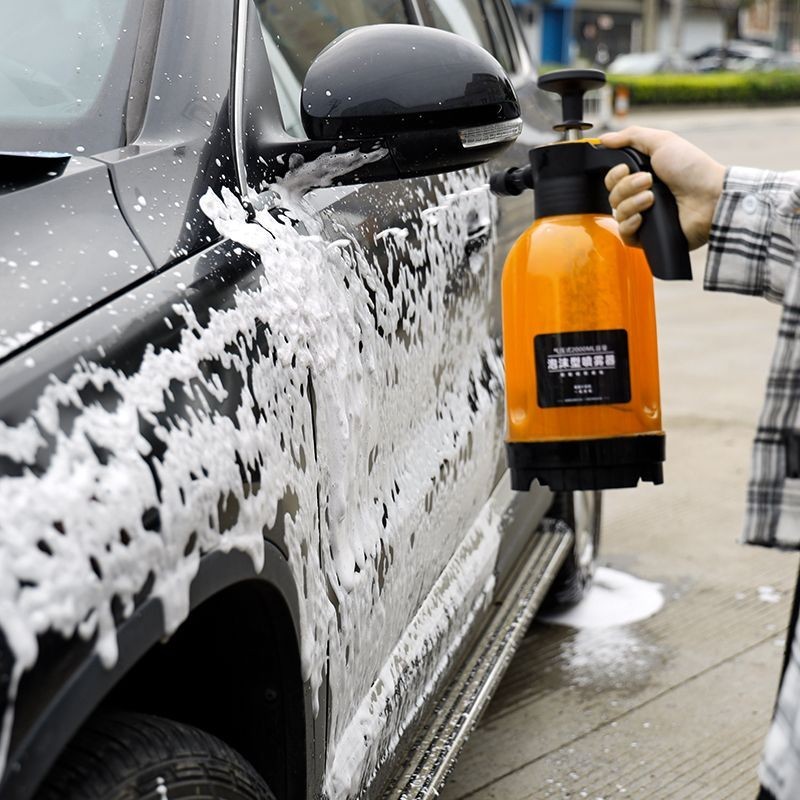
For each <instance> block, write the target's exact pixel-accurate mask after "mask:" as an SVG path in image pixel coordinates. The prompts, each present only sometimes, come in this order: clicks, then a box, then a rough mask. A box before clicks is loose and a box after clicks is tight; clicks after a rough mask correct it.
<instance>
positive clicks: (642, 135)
mask: <svg viewBox="0 0 800 800" xmlns="http://www.w3.org/2000/svg"><path fill="white" fill-rule="evenodd" d="M673 135H674V134H672V133H670V132H669V131H659V130H656V129H654V128H640V127H639V126H637V125H634V126H631V127H630V128H625V129H624V130H621V131H613V132H612V133H604V134H603V135H602V136H601V137H600V144H602V145H603V147H610V148H613V149H616V148H618V147H633V148H634V149H636V150H638V151H639V152H640V153H644V154H645V155H646V156H651V155H653V153H654V152H655V150H656V148H657V147H659V145H661V144H663V143H664V142H665V141H666V140H667V139H669V138H670V137H672V136H673Z"/></svg>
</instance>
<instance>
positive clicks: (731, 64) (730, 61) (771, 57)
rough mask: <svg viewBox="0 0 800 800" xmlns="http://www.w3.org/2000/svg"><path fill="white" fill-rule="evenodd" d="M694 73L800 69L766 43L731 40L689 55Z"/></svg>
mask: <svg viewBox="0 0 800 800" xmlns="http://www.w3.org/2000/svg"><path fill="white" fill-rule="evenodd" d="M691 60H692V62H693V63H694V65H695V67H696V69H697V71H698V72H713V71H717V70H728V71H731V72H754V71H758V72H774V71H776V70H796V69H800V60H798V59H797V58H796V57H795V56H792V55H791V54H789V53H783V52H780V51H778V50H775V49H774V48H773V47H770V46H769V45H766V44H759V43H755V42H747V41H740V40H737V39H733V40H731V41H730V42H727V43H723V44H720V45H712V46H710V47H705V48H703V49H702V50H699V51H698V52H696V53H695V54H694V55H692V56H691Z"/></svg>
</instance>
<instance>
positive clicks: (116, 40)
mask: <svg viewBox="0 0 800 800" xmlns="http://www.w3.org/2000/svg"><path fill="white" fill-rule="evenodd" d="M141 13H142V0H0V19H2V20H3V25H2V26H0V150H46V151H57V152H67V153H76V152H77V153H81V152H84V151H85V152H98V151H101V150H108V149H111V148H113V147H117V146H119V145H121V144H124V141H123V136H124V125H123V123H122V120H123V115H124V110H125V104H126V102H127V98H128V91H129V88H130V80H131V71H132V68H133V57H134V52H135V48H136V38H137V34H138V26H139V22H140V19H141Z"/></svg>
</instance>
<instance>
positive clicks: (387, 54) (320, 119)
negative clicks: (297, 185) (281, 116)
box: [264, 25, 522, 185]
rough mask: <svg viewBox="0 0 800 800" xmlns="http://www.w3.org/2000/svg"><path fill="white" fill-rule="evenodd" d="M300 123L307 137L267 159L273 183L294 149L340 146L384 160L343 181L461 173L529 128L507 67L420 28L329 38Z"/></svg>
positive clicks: (309, 77) (306, 154)
mask: <svg viewBox="0 0 800 800" xmlns="http://www.w3.org/2000/svg"><path fill="white" fill-rule="evenodd" d="M301 118H302V121H303V127H304V129H305V132H306V134H307V136H308V140H306V141H303V140H297V141H296V142H292V143H288V142H283V143H281V144H280V145H276V146H272V147H270V148H269V153H268V154H267V153H265V154H264V155H265V156H267V157H268V158H270V160H271V162H272V163H273V164H274V165H275V167H274V170H275V174H274V175H273V176H272V177H273V178H275V177H280V174H279V173H280V172H284V173H285V172H286V167H285V165H286V164H288V163H289V162H290V161H291V158H290V156H291V155H292V153H298V154H299V155H301V156H303V158H304V159H305V160H306V161H308V160H311V159H312V158H315V157H317V156H319V155H322V154H323V153H325V152H331V151H332V150H335V151H336V152H346V151H353V150H356V149H357V150H361V151H362V152H365V153H374V154H375V155H376V156H378V157H377V158H375V159H374V160H370V163H367V164H364V165H363V166H361V167H359V168H358V169H355V170H354V171H353V172H349V173H347V174H346V175H343V176H340V177H339V178H337V179H336V180H335V181H334V183H336V184H338V185H342V184H354V183H364V182H367V181H378V180H393V179H396V178H409V177H417V176H421V175H430V174H433V173H437V172H446V171H450V170H456V169H462V168H465V167H471V166H475V165H477V164H482V163H484V162H486V161H488V160H489V159H490V158H493V157H494V156H496V155H498V154H499V153H500V152H502V151H503V150H504V149H505V148H506V147H508V145H510V144H511V143H512V142H513V141H514V140H515V139H516V138H517V136H518V135H519V134H520V132H521V131H522V120H521V119H520V107H519V102H518V100H517V96H516V93H515V91H514V87H513V86H512V85H511V81H510V80H509V78H508V76H507V75H506V74H505V72H504V70H503V68H502V67H501V66H500V64H498V63H497V61H496V60H495V59H494V58H493V57H492V56H491V55H490V54H489V53H488V52H486V51H485V50H484V49H483V48H481V47H478V46H477V45H475V44H473V43H472V42H469V41H467V40H466V39H464V38H462V37H461V36H457V35H456V34H453V33H448V32H445V31H441V30H438V29H435V28H425V27H421V26H418V25H367V26H364V27H360V28H353V29H352V30H350V31H347V32H346V33H343V34H342V35H341V36H339V37H338V38H337V39H335V40H334V41H333V42H331V44H329V45H328V46H327V47H326V48H325V49H324V50H323V51H322V52H321V53H320V54H319V55H318V56H317V58H316V59H315V60H314V61H313V62H312V64H311V66H310V67H309V69H308V73H307V74H306V78H305V81H304V82H303V89H302V96H301ZM379 154H380V155H379ZM281 156H282V157H281Z"/></svg>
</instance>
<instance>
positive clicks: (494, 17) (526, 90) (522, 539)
mask: <svg viewBox="0 0 800 800" xmlns="http://www.w3.org/2000/svg"><path fill="white" fill-rule="evenodd" d="M419 8H420V12H421V16H422V19H423V21H424V22H425V24H427V25H431V26H433V27H437V28H440V29H442V30H448V31H451V32H453V33H457V34H459V35H460V36H463V37H464V38H466V39H469V40H470V41H472V42H474V43H475V44H479V45H481V46H482V47H483V48H485V49H486V50H488V51H489V52H490V53H492V55H493V56H494V57H495V58H496V59H497V60H498V61H499V62H500V64H501V65H502V66H503V68H504V69H505V70H506V72H507V73H508V75H509V77H510V78H511V80H512V83H513V84H514V88H515V90H516V92H517V96H518V97H519V100H520V109H521V113H522V120H523V130H522V133H521V134H520V136H519V137H518V139H517V140H516V142H514V144H512V145H511V147H509V148H508V149H507V150H506V151H505V152H504V153H503V155H502V156H501V157H500V158H499V159H496V160H495V161H493V162H491V163H490V164H489V169H490V170H491V171H494V170H503V169H507V168H508V167H511V166H521V165H524V164H526V163H527V161H528V152H529V150H530V149H531V148H532V147H535V146H537V145H540V144H543V143H545V142H549V141H553V139H554V138H555V135H554V134H553V131H552V125H553V124H554V123H555V122H556V121H557V119H558V117H557V105H556V103H555V102H554V101H553V99H552V96H551V95H548V93H547V92H543V91H541V90H540V89H539V88H538V87H537V85H536V73H535V70H534V67H533V64H532V63H531V60H530V57H529V56H528V53H527V50H526V47H525V44H524V41H523V39H522V35H521V33H520V31H519V27H518V25H517V24H516V20H515V18H514V16H513V12H512V11H511V9H510V8H509V7H508V4H507V3H506V2H504V0H419ZM532 222H533V202H532V198H531V195H530V194H528V193H524V194H522V195H521V196H519V197H504V198H502V200H501V201H500V202H499V204H498V213H497V224H496V227H495V239H494V242H493V246H494V258H495V261H496V263H497V264H498V270H499V269H501V268H502V264H503V262H504V261H505V257H506V255H507V254H508V251H509V250H510V249H511V247H512V245H513V244H514V242H515V241H516V239H517V237H518V236H520V235H521V234H522V232H523V231H524V230H526V229H527V227H528V226H529V225H530V224H531V223H532ZM493 297H494V302H493V306H492V308H491V320H492V321H491V330H492V335H493V336H495V337H496V338H497V340H498V341H500V338H501V336H502V328H501V313H500V295H499V292H498V293H496V294H495V295H494V296H493ZM550 499H551V493H550V491H549V490H548V489H546V488H544V487H539V486H533V487H532V488H531V490H530V491H529V492H526V493H524V494H520V493H518V494H516V496H515V497H514V498H513V500H512V501H511V502H512V503H513V507H514V510H513V514H509V516H510V517H512V518H513V522H512V523H509V524H508V525H507V526H506V528H505V530H504V533H503V538H502V541H501V545H500V554H499V557H498V564H497V576H498V581H499V583H501V584H502V582H503V580H504V579H505V578H506V577H507V576H508V575H509V573H510V572H512V571H513V569H514V567H515V565H516V564H517V563H518V559H519V556H520V554H521V553H522V552H523V551H524V550H525V548H526V547H527V546H528V545H529V543H530V537H531V533H532V531H533V530H535V528H536V526H537V525H538V523H539V520H540V519H541V516H542V513H543V511H545V510H546V509H547V507H548V505H549V504H550Z"/></svg>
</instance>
